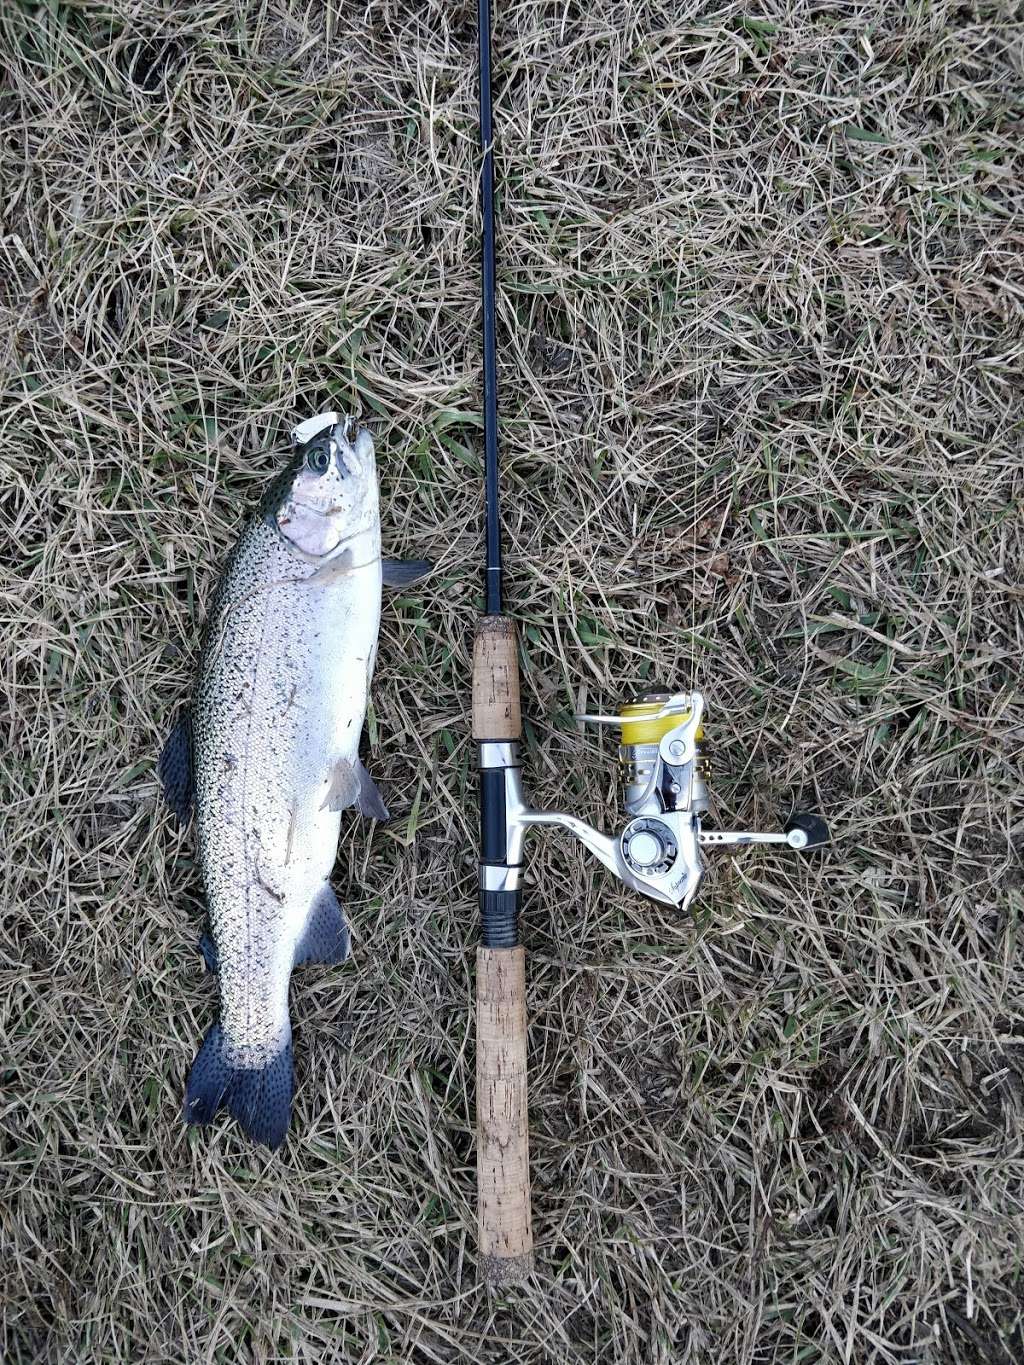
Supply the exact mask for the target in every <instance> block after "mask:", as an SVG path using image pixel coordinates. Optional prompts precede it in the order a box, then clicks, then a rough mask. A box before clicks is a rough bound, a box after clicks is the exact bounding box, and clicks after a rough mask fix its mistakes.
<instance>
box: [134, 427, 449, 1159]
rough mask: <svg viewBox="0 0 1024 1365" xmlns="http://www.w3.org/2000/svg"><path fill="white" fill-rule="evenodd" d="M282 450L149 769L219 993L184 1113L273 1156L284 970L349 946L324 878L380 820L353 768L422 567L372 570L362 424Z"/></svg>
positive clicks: (379, 807)
mask: <svg viewBox="0 0 1024 1365" xmlns="http://www.w3.org/2000/svg"><path fill="white" fill-rule="evenodd" d="M292 439H293V443H294V444H295V446H296V450H295V453H294V456H293V458H292V460H291V461H290V462H289V464H288V466H287V468H286V469H285V470H284V471H283V472H282V473H281V474H280V475H279V476H278V477H277V478H276V479H275V480H274V482H273V483H272V484H271V485H270V487H269V489H268V491H267V493H266V496H265V497H264V499H263V501H262V503H261V504H260V507H259V510H258V512H257V514H256V515H255V516H254V517H253V518H252V519H251V520H250V521H249V522H248V524H247V525H246V527H245V529H244V530H243V532H242V535H241V537H240V539H239V540H238V542H237V544H236V545H235V548H234V550H233V552H232V554H231V557H230V559H229V561H228V565H227V568H226V569H225V572H224V576H223V578H222V579H221V581H220V584H219V585H218V588H217V591H216V593H215V595H214V599H213V604H212V607H211V611H210V615H209V619H208V621H207V626H206V634H205V639H204V643H203V648H202V653H201V656H200V662H199V679H198V684H197V687H196V691H195V698H194V702H193V705H192V706H191V708H189V709H188V710H187V711H185V712H184V713H183V714H182V715H181V716H180V717H179V719H178V722H177V724H176V725H175V728H174V730H173V731H172V733H171V735H170V737H169V739H168V741H167V744H166V745H165V747H164V750H163V753H162V754H161V756H160V761H159V764H158V772H159V775H160V779H161V782H162V784H163V788H164V793H165V795H166V797H167V800H168V802H169V803H170V805H171V807H172V809H173V810H174V811H175V813H176V815H177V816H178V818H179V820H181V821H183V822H184V821H187V820H188V819H189V818H190V816H191V814H192V811H193V809H194V812H195V817H196V828H197V836H198V847H199V863H200V868H201V871H202V877H203V883H204V887H205V891H206V902H207V907H208V910H209V915H210V930H211V934H210V935H207V936H204V939H203V940H202V941H201V943H200V947H201V949H202V951H203V955H204V957H205V958H206V962H207V966H208V967H209V968H210V970H211V971H216V972H217V973H218V980H219V985H220V1017H219V1019H218V1020H217V1022H216V1023H215V1024H214V1025H213V1026H212V1028H211V1029H210V1031H209V1033H208V1034H207V1035H206V1039H205V1041H204V1042H203V1045H202V1047H201V1048H200V1050H199V1054H198V1056H197V1057H196V1059H195V1062H194V1063H193V1065H192V1070H191V1073H190V1075H189V1078H188V1085H187V1089H186V1094H185V1118H186V1120H187V1121H188V1122H189V1123H209V1122H211V1121H212V1119H213V1118H214V1116H215V1114H216V1113H217V1111H218V1110H219V1109H220V1108H221V1107H226V1108H227V1109H228V1110H229V1111H230V1112H231V1113H232V1114H233V1115H234V1116H235V1118H237V1119H238V1121H239V1122H240V1123H241V1125H242V1127H243V1128H244V1129H245V1131H246V1132H247V1133H248V1134H249V1135H250V1136H251V1137H252V1138H254V1139H255V1140H256V1141H258V1142H264V1143H266V1144H267V1145H268V1146H270V1147H276V1146H278V1145H279V1144H280V1143H281V1142H282V1141H283V1139H284V1136H285V1134H286V1132H287V1130H288V1124H289V1120H290V1115H291V1101H292V1089H293V1076H292V1049H291V1022H290V1019H289V1014H288V983H289V980H290V978H291V974H292V968H293V967H296V966H299V965H301V964H302V963H307V962H343V961H344V960H345V959H346V958H347V957H348V953H349V932H348V926H347V924H346V921H345V915H344V912H343V911H342V908H341V906H340V905H339V903H338V900H337V898H336V897H335V894H334V892H333V891H332V890H331V886H330V882H329V880H328V878H329V877H330V873H331V870H332V868H333V866H334V862H335V858H336V856H337V848H338V831H339V828H340V824H341V812H342V810H343V809H345V808H346V807H348V806H354V807H356V808H357V809H358V810H359V812H360V813H361V814H363V815H367V816H371V817H373V818H374V819H377V820H384V819H386V818H387V810H386V808H385V806H384V802H383V801H382V800H381V797H380V793H379V792H378V791H377V788H376V787H375V785H374V783H373V780H372V779H371V777H370V775H369V773H368V772H367V771H366V769H365V768H364V767H363V764H362V763H361V762H360V759H359V740H360V735H361V733H362V728H363V718H364V715H365V712H366V701H367V694H368V690H369V686H370V679H371V677H372V676H373V666H374V660H375V658H376V654H377V631H378V628H379V625H380V608H381V585H382V583H388V584H391V585H395V586H397V585H402V584H406V583H410V582H413V581H415V580H416V579H417V578H419V577H420V576H421V575H422V574H423V573H425V572H426V571H427V570H428V569H429V567H430V566H429V565H428V564H426V563H424V562H422V561H417V562H406V563H398V562H395V561H387V560H384V561H382V559H381V549H380V511H379V502H378V494H377V470H376V464H375V462H374V453H373V441H372V440H371V438H370V435H369V433H368V432H367V431H364V430H360V429H358V428H357V427H356V426H355V423H354V422H352V421H351V420H348V419H340V418H339V417H338V415H337V414H336V413H325V414H323V415H322V416H320V417H316V418H312V419H311V420H310V421H308V422H304V423H302V424H301V425H300V426H298V427H296V429H295V431H294V432H293V434H292Z"/></svg>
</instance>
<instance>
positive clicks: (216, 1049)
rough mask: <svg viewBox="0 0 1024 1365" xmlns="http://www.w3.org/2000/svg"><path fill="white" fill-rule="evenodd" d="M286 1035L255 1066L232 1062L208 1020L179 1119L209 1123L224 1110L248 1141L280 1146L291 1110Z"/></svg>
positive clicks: (289, 1054)
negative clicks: (277, 1047)
mask: <svg viewBox="0 0 1024 1365" xmlns="http://www.w3.org/2000/svg"><path fill="white" fill-rule="evenodd" d="M293 1084H294V1081H293V1077H292V1040H291V1032H290V1031H289V1033H288V1037H287V1040H286V1042H285V1044H284V1046H283V1047H282V1048H281V1050H280V1052H278V1053H277V1055H276V1056H275V1057H273V1058H271V1060H270V1061H269V1062H268V1063H267V1065H266V1066H263V1067H259V1068H247V1067H240V1066H235V1065H233V1064H232V1063H231V1062H230V1061H229V1060H228V1052H227V1046H226V1039H225V1037H224V1032H223V1030H222V1029H221V1026H220V1024H214V1025H213V1027H212V1028H211V1029H210V1031H209V1033H208V1034H207V1035H206V1037H205V1039H204V1040H203V1045H202V1047H201V1048H200V1049H199V1055H198V1056H197V1057H196V1059H195V1061H194V1062H193V1063H192V1070H191V1071H190V1072H189V1077H188V1086H187V1087H186V1090H185V1122H186V1123H212V1122H213V1120H214V1117H215V1116H216V1114H217V1111H218V1110H219V1109H224V1108H226V1109H228V1110H230V1112H231V1113H232V1114H233V1115H234V1117H235V1118H236V1119H237V1120H238V1122H239V1123H240V1124H241V1125H242V1127H243V1128H244V1129H245V1131H246V1133H247V1134H248V1135H249V1137H251V1138H252V1140H253V1141H254V1142H262V1143H264V1144H265V1145H266V1146H267V1147H280V1145H281V1143H282V1142H283V1141H284V1139H285V1134H286V1133H287V1132H288V1123H289V1120H290V1119H291V1113H292V1087H293Z"/></svg>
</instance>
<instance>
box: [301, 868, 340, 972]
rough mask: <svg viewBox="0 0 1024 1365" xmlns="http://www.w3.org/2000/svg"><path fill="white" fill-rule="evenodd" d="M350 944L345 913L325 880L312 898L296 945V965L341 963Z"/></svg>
mask: <svg viewBox="0 0 1024 1365" xmlns="http://www.w3.org/2000/svg"><path fill="white" fill-rule="evenodd" d="M349 946H350V940H349V933H348V924H347V923H346V921H345V912H344V910H342V908H341V906H340V905H339V904H338V898H337V896H336V895H335V894H334V892H333V891H332V890H331V887H330V885H329V883H327V882H324V884H323V886H322V887H321V888H320V890H319V891H318V892H317V893H316V896H315V897H314V898H313V904H312V905H311V906H310V910H309V918H308V919H307V920H306V927H305V929H304V930H303V931H302V937H301V938H300V939H299V941H298V943H297V944H296V945H295V966H296V967H301V966H303V964H304V963H307V962H344V961H345V959H346V958H347V957H348V954H349Z"/></svg>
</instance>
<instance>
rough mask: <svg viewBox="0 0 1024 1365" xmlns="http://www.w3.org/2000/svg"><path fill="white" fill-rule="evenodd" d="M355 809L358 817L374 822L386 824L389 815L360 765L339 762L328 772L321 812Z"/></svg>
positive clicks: (378, 793)
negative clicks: (328, 777)
mask: <svg viewBox="0 0 1024 1365" xmlns="http://www.w3.org/2000/svg"><path fill="white" fill-rule="evenodd" d="M348 806H355V807H356V809H357V810H358V811H359V814H360V815H365V816H367V817H368V818H370V819H373V820H388V819H390V814H389V812H388V808H387V806H385V804H384V798H383V797H382V796H381V794H380V792H379V791H378V790H377V784H376V782H374V780H373V778H372V777H371V776H370V774H369V773H368V772H367V771H366V769H365V768H364V767H363V764H362V761H361V760H360V759H358V758H357V759H356V760H355V762H354V763H353V762H351V761H350V760H349V759H347V758H339V759H338V761H337V763H335V765H334V767H333V768H332V769H331V780H330V785H329V786H328V788H327V795H326V796H325V797H324V800H323V805H322V806H321V807H320V809H321V810H345V809H346V807H348Z"/></svg>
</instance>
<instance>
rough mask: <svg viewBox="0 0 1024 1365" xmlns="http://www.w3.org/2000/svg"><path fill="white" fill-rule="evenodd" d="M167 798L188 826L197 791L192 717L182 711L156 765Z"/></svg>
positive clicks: (189, 713)
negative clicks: (193, 770)
mask: <svg viewBox="0 0 1024 1365" xmlns="http://www.w3.org/2000/svg"><path fill="white" fill-rule="evenodd" d="M156 772H157V776H158V777H159V779H160V785H161V786H162V787H163V789H164V798H165V800H166V801H167V804H168V805H169V806H170V808H171V810H172V811H173V812H174V814H175V818H176V819H177V821H178V823H179V824H181V825H187V824H188V822H189V819H190V818H191V816H192V805H193V802H194V800H195V789H194V787H193V785H192V714H191V712H190V711H189V710H188V708H187V707H186V708H185V709H184V710H182V711H179V713H178V717H177V719H176V720H175V722H174V726H173V728H172V729H171V733H170V734H169V735H168V736H167V742H166V744H165V745H164V747H163V750H162V751H161V754H160V757H159V759H158V760H157V765H156Z"/></svg>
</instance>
